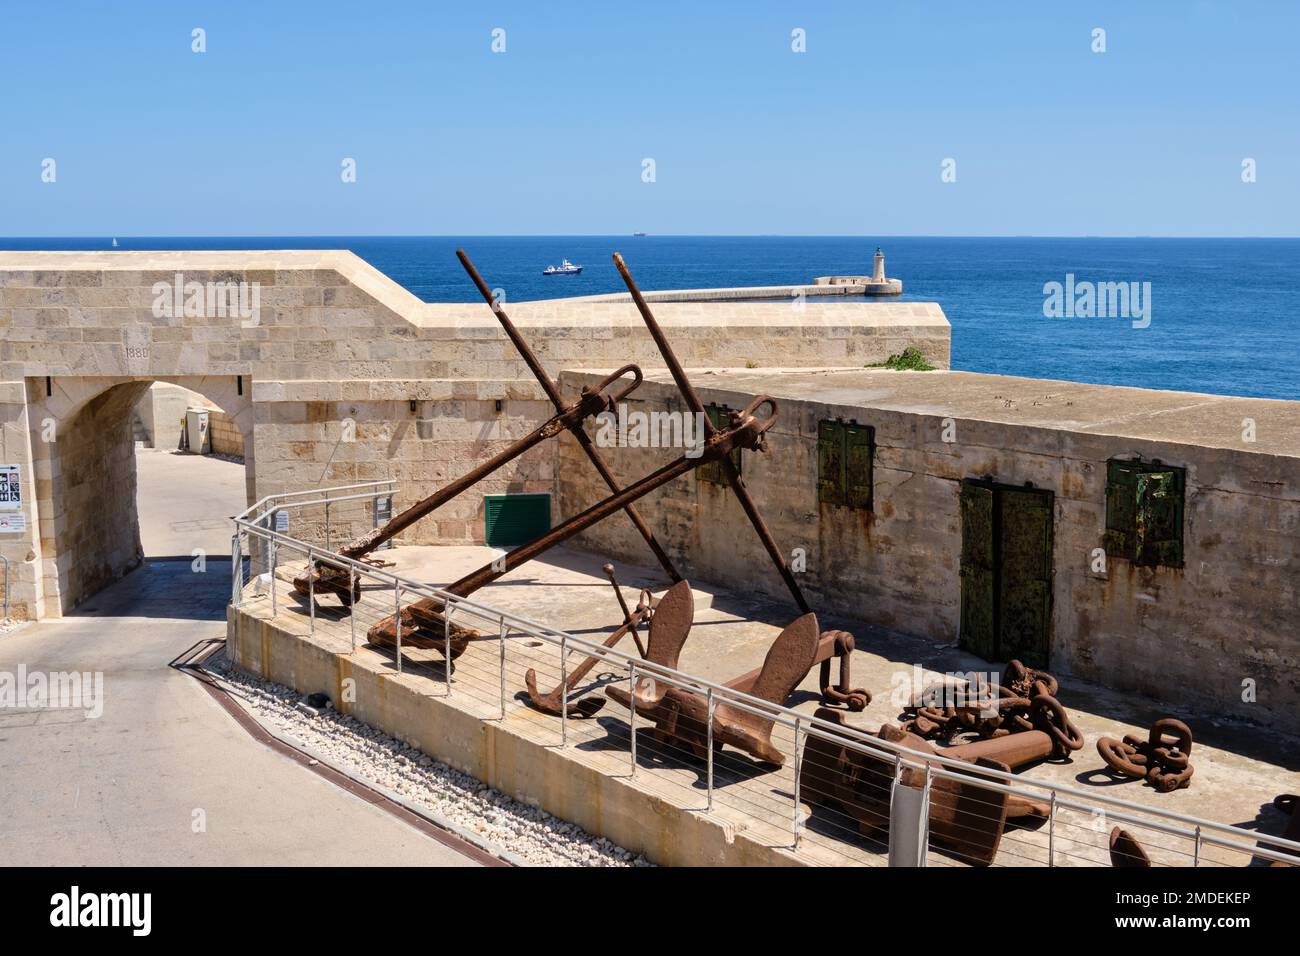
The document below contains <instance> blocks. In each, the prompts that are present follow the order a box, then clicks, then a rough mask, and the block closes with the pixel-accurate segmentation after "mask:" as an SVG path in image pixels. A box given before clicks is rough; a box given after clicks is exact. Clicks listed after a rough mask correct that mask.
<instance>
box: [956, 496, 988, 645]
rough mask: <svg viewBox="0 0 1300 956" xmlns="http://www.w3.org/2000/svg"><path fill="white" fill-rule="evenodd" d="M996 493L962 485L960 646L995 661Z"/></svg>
mask: <svg viewBox="0 0 1300 956" xmlns="http://www.w3.org/2000/svg"><path fill="white" fill-rule="evenodd" d="M993 562H994V556H993V489H992V488H990V487H988V486H987V485H981V484H976V483H975V482H972V481H970V480H964V481H962V483H961V646H962V647H964V648H965V649H966V650H968V651H971V652H972V653H974V654H978V655H979V656H980V657H983V658H984V659H985V660H993V659H994V651H995V649H996V634H995V632H994V623H995V622H994V608H995V600H996V596H995V594H994V580H995V576H994V563H993Z"/></svg>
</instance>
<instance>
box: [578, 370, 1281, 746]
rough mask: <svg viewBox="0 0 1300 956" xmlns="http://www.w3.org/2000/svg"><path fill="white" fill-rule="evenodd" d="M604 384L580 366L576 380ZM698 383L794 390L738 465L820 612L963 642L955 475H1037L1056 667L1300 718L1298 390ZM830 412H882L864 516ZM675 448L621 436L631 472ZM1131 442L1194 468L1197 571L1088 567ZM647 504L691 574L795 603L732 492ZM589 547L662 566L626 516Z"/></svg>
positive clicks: (855, 415) (706, 490)
mask: <svg viewBox="0 0 1300 956" xmlns="http://www.w3.org/2000/svg"><path fill="white" fill-rule="evenodd" d="M589 378H590V376H588V375H586V374H582V373H566V375H565V381H566V384H568V385H570V386H571V387H576V386H578V385H580V384H581V383H583V382H585V381H587V380H589ZM695 384H696V386H697V388H698V389H699V391H700V393H701V397H702V398H703V400H704V401H705V402H709V401H717V402H719V403H723V404H727V405H729V406H731V407H733V408H740V407H743V406H744V405H745V404H747V403H748V401H749V400H750V399H751V398H752V396H753V395H754V394H756V393H759V392H768V393H770V394H773V395H775V396H776V397H777V398H778V399H779V401H780V417H779V424H778V425H777V427H776V428H775V429H774V430H773V431H772V432H769V433H768V434H769V440H770V444H771V452H770V454H768V455H766V456H764V455H757V454H750V453H747V454H746V456H745V460H744V464H743V476H744V480H745V482H746V485H747V486H748V487H749V489H750V491H751V492H752V494H753V496H754V498H755V499H756V501H757V503H758V505H759V507H760V509H761V510H762V513H763V515H764V517H765V518H766V520H767V522H768V524H769V525H770V527H771V528H772V531H773V533H774V535H775V537H776V539H777V541H778V543H780V544H781V546H782V547H783V549H784V550H785V551H786V552H787V553H791V552H793V550H794V549H796V548H798V549H802V550H803V553H804V555H805V556H806V562H807V570H806V571H805V572H804V573H803V574H802V575H801V581H802V585H803V587H804V589H805V591H806V593H807V594H808V596H809V599H810V601H811V603H812V604H813V606H814V608H815V609H821V610H823V611H824V612H835V613H839V614H844V615H849V616H852V617H854V618H857V619H859V620H864V621H867V622H869V623H872V624H878V625H881V626H883V627H887V628H891V629H894V630H897V631H901V632H903V633H907V634H912V635H917V636H920V637H923V638H927V639H930V640H934V641H944V642H952V641H956V640H957V638H958V632H959V622H960V605H961V585H960V577H959V569H960V556H961V542H962V522H961V515H960V510H959V504H958V492H959V483H960V481H961V479H963V478H968V477H970V478H978V477H991V478H993V479H995V480H997V481H999V482H1002V483H1006V484H1010V485H1023V484H1025V483H1026V482H1032V484H1033V485H1034V486H1035V487H1038V488H1047V489H1051V490H1052V491H1053V492H1054V495H1055V501H1054V509H1055V510H1054V546H1053V549H1052V555H1053V558H1052V560H1053V566H1054V573H1053V583H1052V594H1053V607H1052V627H1051V637H1050V664H1051V668H1052V669H1053V670H1054V671H1056V672H1058V673H1062V674H1072V675H1075V676H1078V677H1082V678H1085V679H1089V680H1094V681H1097V682H1099V683H1101V684H1104V685H1107V686H1111V687H1115V688H1118V689H1121V690H1132V691H1137V692H1140V693H1143V694H1146V695H1149V696H1151V697H1153V698H1155V699H1157V700H1161V701H1165V702H1168V703H1169V704H1171V705H1176V706H1186V707H1195V708H1204V709H1206V710H1209V711H1210V712H1212V713H1214V714H1217V715H1231V716H1237V717H1244V718H1247V719H1251V720H1255V721H1258V722H1260V723H1271V724H1276V725H1278V726H1285V727H1287V728H1289V729H1291V730H1300V716H1298V715H1300V667H1298V665H1300V612H1298V611H1297V605H1298V602H1300V535H1298V534H1297V532H1298V531H1300V403H1296V402H1277V401H1266V400H1256V399H1233V398H1223V397H1216V396H1207V395H1190V394H1182V393H1175V392H1153V391H1144V390H1141V389H1122V388H1107V387H1105V386H1094V385H1078V384H1074V383H1063V382H1043V381H1035V380H1031V379H1013V378H1007V377H1002V376H984V375H972V374H968V373H957V372H950V373H938V372H936V373H901V372H888V371H873V372H856V373H825V374H815V373H791V374H789V375H784V376H781V377H779V378H773V377H769V376H763V375H761V374H758V373H754V372H748V371H736V372H730V373H724V374H720V375H717V376H697V377H696V380H695ZM639 394H640V397H641V399H642V402H641V404H640V405H637V406H636V407H640V408H646V409H656V408H657V409H680V408H681V405H680V400H679V399H678V398H677V396H676V391H675V389H674V388H673V387H672V386H671V384H669V383H667V382H656V383H654V384H647V385H646V386H644V387H643V389H642V390H641V392H640V393H639ZM828 418H829V419H834V418H842V419H844V420H850V419H852V420H856V421H857V422H858V423H860V424H865V425H871V426H874V428H875V441H876V446H877V447H876V454H875V476H874V490H875V503H874V510H873V511H871V512H866V511H856V510H850V509H846V508H841V507H838V506H833V505H826V504H823V503H820V502H819V501H818V498H817V487H816V481H817V453H816V441H817V424H818V421H820V420H822V419H828ZM1245 419H1250V420H1251V421H1253V422H1254V423H1255V428H1256V440H1255V441H1254V442H1251V443H1246V442H1243V441H1242V423H1243V420H1245ZM945 433H947V435H948V437H951V438H952V439H953V440H952V441H945ZM674 454H675V451H673V450H669V449H662V448H659V449H646V448H638V449H631V448H619V449H612V450H611V451H610V453H609V458H610V460H611V462H612V463H613V464H614V466H615V470H616V472H617V473H618V475H619V476H620V478H621V479H623V480H625V481H630V480H632V479H634V478H636V477H639V476H641V475H644V474H646V473H648V472H649V471H651V470H652V469H653V468H654V467H656V466H658V465H660V464H663V463H664V462H666V461H668V460H669V459H670V458H671V457H673V455H674ZM1138 455H1140V456H1142V457H1144V458H1146V459H1148V460H1149V459H1160V460H1161V461H1163V462H1165V463H1167V464H1173V465H1179V466H1182V467H1185V468H1186V477H1187V489H1186V514H1185V523H1184V554H1185V566H1184V567H1183V568H1168V567H1155V568H1139V567H1135V566H1133V565H1132V564H1130V563H1129V562H1128V561H1126V560H1123V559H1120V558H1110V559H1109V560H1108V562H1107V564H1106V567H1105V569H1104V570H1100V571H1098V570H1095V569H1094V561H1095V558H1096V553H1097V549H1099V548H1101V547H1102V546H1103V533H1104V530H1105V521H1106V510H1105V482H1106V462H1107V460H1108V459H1110V458H1115V457H1119V458H1132V457H1135V456H1138ZM559 476H560V478H559V483H558V485H559V496H560V511H561V514H562V516H565V517H567V516H570V515H572V514H574V513H576V512H577V511H579V510H581V509H583V508H585V507H587V506H588V505H590V504H591V503H592V502H594V501H595V500H597V499H598V498H600V497H602V496H603V495H604V493H605V492H604V488H603V487H602V486H599V485H598V481H597V479H596V478H595V476H594V475H593V474H592V473H591V470H590V468H589V467H588V466H587V465H586V463H585V461H582V460H581V458H580V453H579V452H578V451H577V448H576V443H574V442H572V441H570V440H565V441H564V443H563V445H562V452H561V459H560V466H559ZM639 507H640V510H641V511H642V513H643V514H644V515H646V516H647V518H648V520H649V521H650V523H651V525H652V527H653V528H654V530H655V531H656V533H657V534H658V535H659V536H660V540H661V541H663V542H664V543H665V544H666V545H667V546H669V547H670V548H671V550H672V552H673V554H674V555H675V556H676V557H677V558H678V559H679V561H680V565H679V566H680V567H681V569H682V570H683V572H684V573H686V574H687V575H688V576H694V577H697V578H699V579H702V580H710V581H714V582H718V583H725V584H727V585H730V586H732V587H737V586H744V587H746V588H750V589H753V590H756V591H761V592H764V593H767V594H770V595H771V596H773V597H774V598H776V599H778V600H782V601H788V600H789V599H788V598H787V597H786V592H785V591H784V588H783V585H782V583H781V581H780V579H779V578H778V577H777V575H776V574H775V572H773V571H772V570H771V566H770V564H769V562H768V559H767V557H766V554H765V552H763V551H762V549H761V546H760V545H759V543H758V541H757V538H756V537H755V536H754V534H753V532H752V531H751V530H750V529H749V526H748V524H747V522H746V520H745V518H744V515H743V514H742V512H741V510H740V508H739V506H738V505H737V504H736V502H735V500H734V496H733V495H732V494H731V493H730V492H729V491H727V490H725V489H723V488H721V487H718V486H716V485H712V484H709V483H706V482H701V481H698V480H697V479H696V478H695V477H694V476H685V477H682V478H679V479H677V480H676V481H674V482H673V483H672V484H670V485H669V486H667V488H665V489H663V490H661V491H660V492H658V493H656V494H654V495H652V496H651V497H650V498H649V499H648V500H647V501H645V502H644V503H642V504H641V505H639ZM579 542H580V543H581V544H584V545H586V546H587V547H590V548H592V549H594V550H597V551H599V552H602V553H605V554H609V555H612V556H615V557H617V558H621V559H624V560H632V561H640V562H643V563H644V562H646V561H647V557H646V553H645V551H646V549H645V546H644V544H643V543H642V542H641V540H640V538H639V537H637V536H636V533H635V531H634V530H633V529H632V527H631V524H630V522H628V521H627V519H626V518H625V517H623V516H621V515H616V516H614V517H612V518H610V519H608V520H607V521H605V522H603V523H602V524H600V525H598V526H597V527H596V528H594V529H592V530H591V531H589V532H587V533H585V534H584V535H583V536H581V537H580V539H579ZM1252 695H1253V699H1252Z"/></svg>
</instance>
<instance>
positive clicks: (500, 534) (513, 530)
mask: <svg viewBox="0 0 1300 956" xmlns="http://www.w3.org/2000/svg"><path fill="white" fill-rule="evenodd" d="M483 521H484V524H485V527H484V534H483V539H484V540H485V541H486V542H487V544H488V545H489V547H494V548H499V547H508V546H510V545H516V544H523V543H525V542H527V541H532V540H533V539H535V538H540V537H541V536H542V535H544V534H546V532H548V531H550V530H551V496H550V495H547V494H527V495H484V496H483Z"/></svg>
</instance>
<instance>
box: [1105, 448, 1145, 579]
mask: <svg viewBox="0 0 1300 956" xmlns="http://www.w3.org/2000/svg"><path fill="white" fill-rule="evenodd" d="M1137 477H1138V466H1137V463H1135V462H1131V461H1111V462H1108V463H1107V465H1106V553H1107V554H1108V555H1110V556H1111V557H1115V558H1128V559H1129V560H1130V561H1131V560H1132V559H1133V558H1134V557H1135V556H1136V554H1137V548H1136V543H1135V535H1134V529H1135V527H1136V525H1137Z"/></svg>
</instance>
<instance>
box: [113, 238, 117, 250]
mask: <svg viewBox="0 0 1300 956" xmlns="http://www.w3.org/2000/svg"><path fill="white" fill-rule="evenodd" d="M113 248H114V249H116V248H117V240H116V239H114V240H113Z"/></svg>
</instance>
